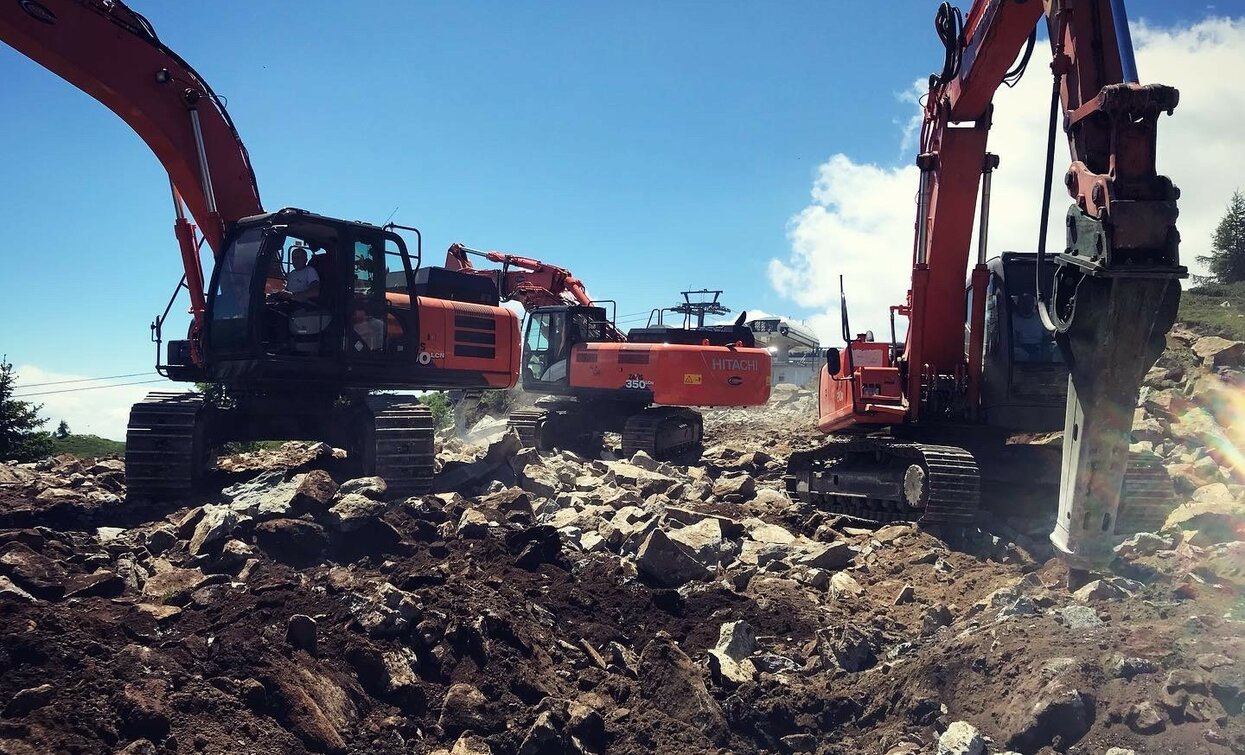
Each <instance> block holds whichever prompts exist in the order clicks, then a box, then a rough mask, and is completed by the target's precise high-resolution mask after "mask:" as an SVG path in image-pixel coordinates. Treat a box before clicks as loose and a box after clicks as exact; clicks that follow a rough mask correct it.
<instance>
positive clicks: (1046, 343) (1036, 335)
mask: <svg viewBox="0 0 1245 755" xmlns="http://www.w3.org/2000/svg"><path fill="white" fill-rule="evenodd" d="M1050 351H1051V339H1050V335H1049V334H1048V333H1047V332H1046V327H1045V326H1044V325H1042V320H1041V318H1040V317H1039V316H1038V312H1037V300H1036V299H1035V298H1034V296H1033V294H1030V293H1027V292H1026V293H1023V294H1021V295H1019V296H1017V297H1016V306H1015V308H1014V309H1013V310H1012V352H1013V356H1014V357H1015V358H1016V359H1018V360H1020V361H1022V362H1049V361H1051V354H1050Z"/></svg>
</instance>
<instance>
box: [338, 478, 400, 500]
mask: <svg viewBox="0 0 1245 755" xmlns="http://www.w3.org/2000/svg"><path fill="white" fill-rule="evenodd" d="M388 490H389V483H387V482H385V480H384V478H383V477H356V478H355V479H353V480H346V481H345V482H343V483H342V484H341V487H340V488H338V489H337V493H338V495H341V496H343V497H345V496H347V495H351V494H358V495H361V496H365V497H367V498H371V499H374V500H377V501H379V500H381V499H383V498H384V497H385V493H386V492H387V491H388Z"/></svg>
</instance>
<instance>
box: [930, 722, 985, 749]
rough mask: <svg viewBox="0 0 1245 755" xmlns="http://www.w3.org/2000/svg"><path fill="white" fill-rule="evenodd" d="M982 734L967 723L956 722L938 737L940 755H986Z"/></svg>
mask: <svg viewBox="0 0 1245 755" xmlns="http://www.w3.org/2000/svg"><path fill="white" fill-rule="evenodd" d="M985 751H986V743H985V741H984V740H982V738H981V732H979V731H977V728H976V727H975V726H973V725H972V724H970V723H968V722H967V721H955V722H953V723H952V724H951V725H950V726H948V727H947V730H946V731H944V732H943V733H942V735H941V736H940V737H938V755H984V753H985Z"/></svg>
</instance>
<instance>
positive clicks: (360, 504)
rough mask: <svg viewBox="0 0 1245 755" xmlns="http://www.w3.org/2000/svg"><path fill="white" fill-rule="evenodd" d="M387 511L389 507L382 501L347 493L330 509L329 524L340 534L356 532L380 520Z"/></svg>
mask: <svg viewBox="0 0 1245 755" xmlns="http://www.w3.org/2000/svg"><path fill="white" fill-rule="evenodd" d="M386 509H388V506H387V505H386V504H385V503H382V502H381V501H375V500H372V499H371V498H368V497H367V496H364V495H361V494H359V493H347V494H346V495H344V496H342V497H341V498H340V499H339V500H338V501H337V503H335V504H333V508H331V509H329V513H328V522H329V524H330V525H331V526H332V527H333V529H335V530H337V531H338V532H343V533H344V532H355V531H357V530H360V529H363V528H364V527H366V526H367V525H368V524H369V523H371V522H373V521H375V520H377V519H379V518H380V517H381V516H382V515H383V514H384V513H385V511H386Z"/></svg>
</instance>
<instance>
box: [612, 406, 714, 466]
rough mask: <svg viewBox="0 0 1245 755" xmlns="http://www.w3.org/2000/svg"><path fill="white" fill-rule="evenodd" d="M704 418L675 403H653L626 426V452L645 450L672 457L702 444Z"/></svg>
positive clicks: (634, 416)
mask: <svg viewBox="0 0 1245 755" xmlns="http://www.w3.org/2000/svg"><path fill="white" fill-rule="evenodd" d="M703 439H704V420H703V419H701V416H700V413H699V412H696V411H692V410H691V409H683V408H680V407H675V406H654V407H650V408H648V409H645V410H643V411H641V412H639V413H637V414H633V415H632V416H630V417H628V418H627V424H626V425H625V426H624V428H623V434H622V450H623V455H624V456H626V457H627V458H631V456H633V455H634V454H635V452H636V451H643V452H645V453H647V454H648V455H649V456H651V457H653V458H654V459H669V458H670V457H672V456H678V455H680V454H683V453H685V452H687V451H691V450H692V449H695V448H697V447H699V446H700V443H701V440H703Z"/></svg>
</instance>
